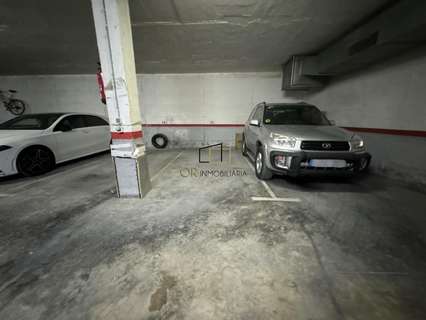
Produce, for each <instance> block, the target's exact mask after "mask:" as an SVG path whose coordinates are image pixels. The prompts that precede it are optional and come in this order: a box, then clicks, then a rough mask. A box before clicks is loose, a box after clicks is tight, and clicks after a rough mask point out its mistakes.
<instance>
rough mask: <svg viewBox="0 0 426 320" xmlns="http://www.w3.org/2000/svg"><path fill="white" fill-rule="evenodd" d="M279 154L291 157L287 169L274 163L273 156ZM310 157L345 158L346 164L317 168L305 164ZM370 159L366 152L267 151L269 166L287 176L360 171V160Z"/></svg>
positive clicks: (341, 173) (343, 173) (339, 173)
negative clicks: (345, 165) (342, 166)
mask: <svg viewBox="0 0 426 320" xmlns="http://www.w3.org/2000/svg"><path fill="white" fill-rule="evenodd" d="M278 155H281V156H285V157H291V163H290V166H289V167H288V168H287V169H284V168H280V167H277V166H276V165H275V161H274V159H275V157H276V156H278ZM312 159H336V160H346V162H347V164H348V166H347V167H344V168H317V167H309V166H308V165H306V164H307V163H308V162H309V160H312ZM362 160H367V161H368V162H369V161H370V160H371V155H370V154H369V153H368V152H315V151H298V152H286V151H271V152H270V153H269V168H270V169H271V170H272V171H274V172H275V173H278V174H285V175H289V176H293V177H296V176H304V175H352V174H355V173H357V172H359V171H360V168H361V161H362Z"/></svg>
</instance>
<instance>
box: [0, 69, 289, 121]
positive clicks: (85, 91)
mask: <svg viewBox="0 0 426 320" xmlns="http://www.w3.org/2000/svg"><path fill="white" fill-rule="evenodd" d="M0 88H1V89H3V90H7V89H15V90H18V91H19V92H18V95H17V97H18V98H21V99H23V100H25V101H26V102H28V105H29V112H37V113H38V112H52V111H56V112H61V111H74V112H81V111H86V112H92V113H97V114H105V111H106V109H105V107H104V106H103V105H102V104H101V103H100V101H99V97H98V86H97V82H96V77H95V76H94V75H59V76H58V75H55V76H6V77H0ZM138 88H139V94H140V104H141V106H140V107H141V113H142V118H143V122H145V123H163V122H165V123H206V124H208V123H237V124H241V123H244V122H245V120H246V119H247V117H248V115H249V113H250V111H251V109H252V108H253V107H254V105H255V104H257V103H259V102H262V101H268V102H279V101H295V100H297V97H296V98H291V97H286V95H285V93H283V92H282V91H281V74H280V73H275V72H273V73H225V74H219V73H218V74H216V73H207V74H162V75H150V74H143V75H138ZM10 117H11V115H9V114H8V113H7V112H5V111H4V110H3V109H0V121H5V120H7V119H8V118H10Z"/></svg>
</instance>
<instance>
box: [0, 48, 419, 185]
mask: <svg viewBox="0 0 426 320" xmlns="http://www.w3.org/2000/svg"><path fill="white" fill-rule="evenodd" d="M425 83H426V49H425V48H423V49H421V50H417V51H416V52H411V53H409V54H407V55H404V56H402V57H399V58H397V59H394V60H391V61H388V62H386V63H384V64H381V65H378V66H375V67H372V68H370V69H368V70H364V71H363V72H359V73H356V74H351V75H348V76H345V77H342V78H337V79H334V81H332V82H331V83H330V85H329V86H327V87H326V88H324V89H322V90H321V91H319V92H316V93H311V94H309V95H307V94H305V93H303V92H300V93H296V94H292V95H291V96H290V95H289V94H288V93H283V92H282V91H281V89H280V88H281V75H280V74H279V73H227V74H211V73H210V74H179V75H177V74H174V75H171V74H169V75H167V74H166V75H164V74H163V75H150V74H144V75H139V76H138V87H139V93H140V97H141V99H140V102H141V112H142V119H143V122H144V123H148V124H194V123H195V124H242V123H244V121H245V120H246V119H247V116H248V114H249V112H250V110H251V109H252V108H253V106H254V105H255V104H256V103H258V102H261V101H272V102H274V101H280V102H282V101H298V100H307V101H308V102H311V103H314V104H316V105H318V106H319V107H320V108H321V109H323V110H325V111H327V112H328V115H329V117H330V118H331V119H333V120H336V122H337V124H338V125H340V126H348V127H370V128H388V129H406V130H426V107H425V104H426V90H425V89H424V84H425ZM0 88H2V89H9V88H12V89H16V90H18V91H19V94H18V97H20V98H22V99H24V100H26V101H27V102H28V103H29V111H30V112H48V111H86V112H92V113H98V114H105V106H104V105H102V104H101V103H100V101H99V98H98V88H97V83H96V78H95V76H94V75H77V76H74V75H70V76H20V77H0ZM10 117H11V116H10V115H9V114H8V113H6V112H5V111H4V110H3V109H0V121H4V120H6V119H8V118H10ZM240 131H241V128H239V127H232V126H231V127H227V128H212V127H203V128H192V127H183V128H182V127H180V128H173V127H168V128H162V127H146V128H145V129H144V132H145V135H146V141H147V142H148V145H149V144H150V139H151V136H152V135H153V134H154V133H157V132H161V133H165V134H167V135H168V136H169V137H170V139H171V141H172V145H173V146H176V147H182V146H184V147H190V146H198V145H206V144H210V143H216V142H220V141H222V142H225V143H231V144H232V143H233V141H234V138H235V133H236V132H240ZM363 136H364V137H365V138H366V142H367V145H368V147H369V150H370V151H371V152H372V154H373V157H374V163H373V164H374V166H375V167H376V168H380V170H382V171H387V172H391V173H392V174H401V173H409V175H410V176H415V177H422V178H421V179H423V180H424V181H426V179H424V177H426V174H425V169H424V168H423V167H424V165H423V164H424V163H426V152H424V150H426V139H424V138H415V137H399V136H392V135H391V136H386V135H379V134H364V135H363Z"/></svg>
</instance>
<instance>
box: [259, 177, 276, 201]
mask: <svg viewBox="0 0 426 320" xmlns="http://www.w3.org/2000/svg"><path fill="white" fill-rule="evenodd" d="M260 182H261V183H262V184H263V186H264V187H265V189H266V191H267V192H268V193H269V195H270V196H271V197H272V198H276V197H277V196H276V195H275V193H274V191H272V189H271V187H269V186H268V184H267V183H266V182H265V181H260Z"/></svg>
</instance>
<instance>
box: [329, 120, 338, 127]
mask: <svg viewBox="0 0 426 320" xmlns="http://www.w3.org/2000/svg"><path fill="white" fill-rule="evenodd" d="M328 121H329V122H330V124H331V125H332V126H335V125H336V121H334V120H328Z"/></svg>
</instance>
